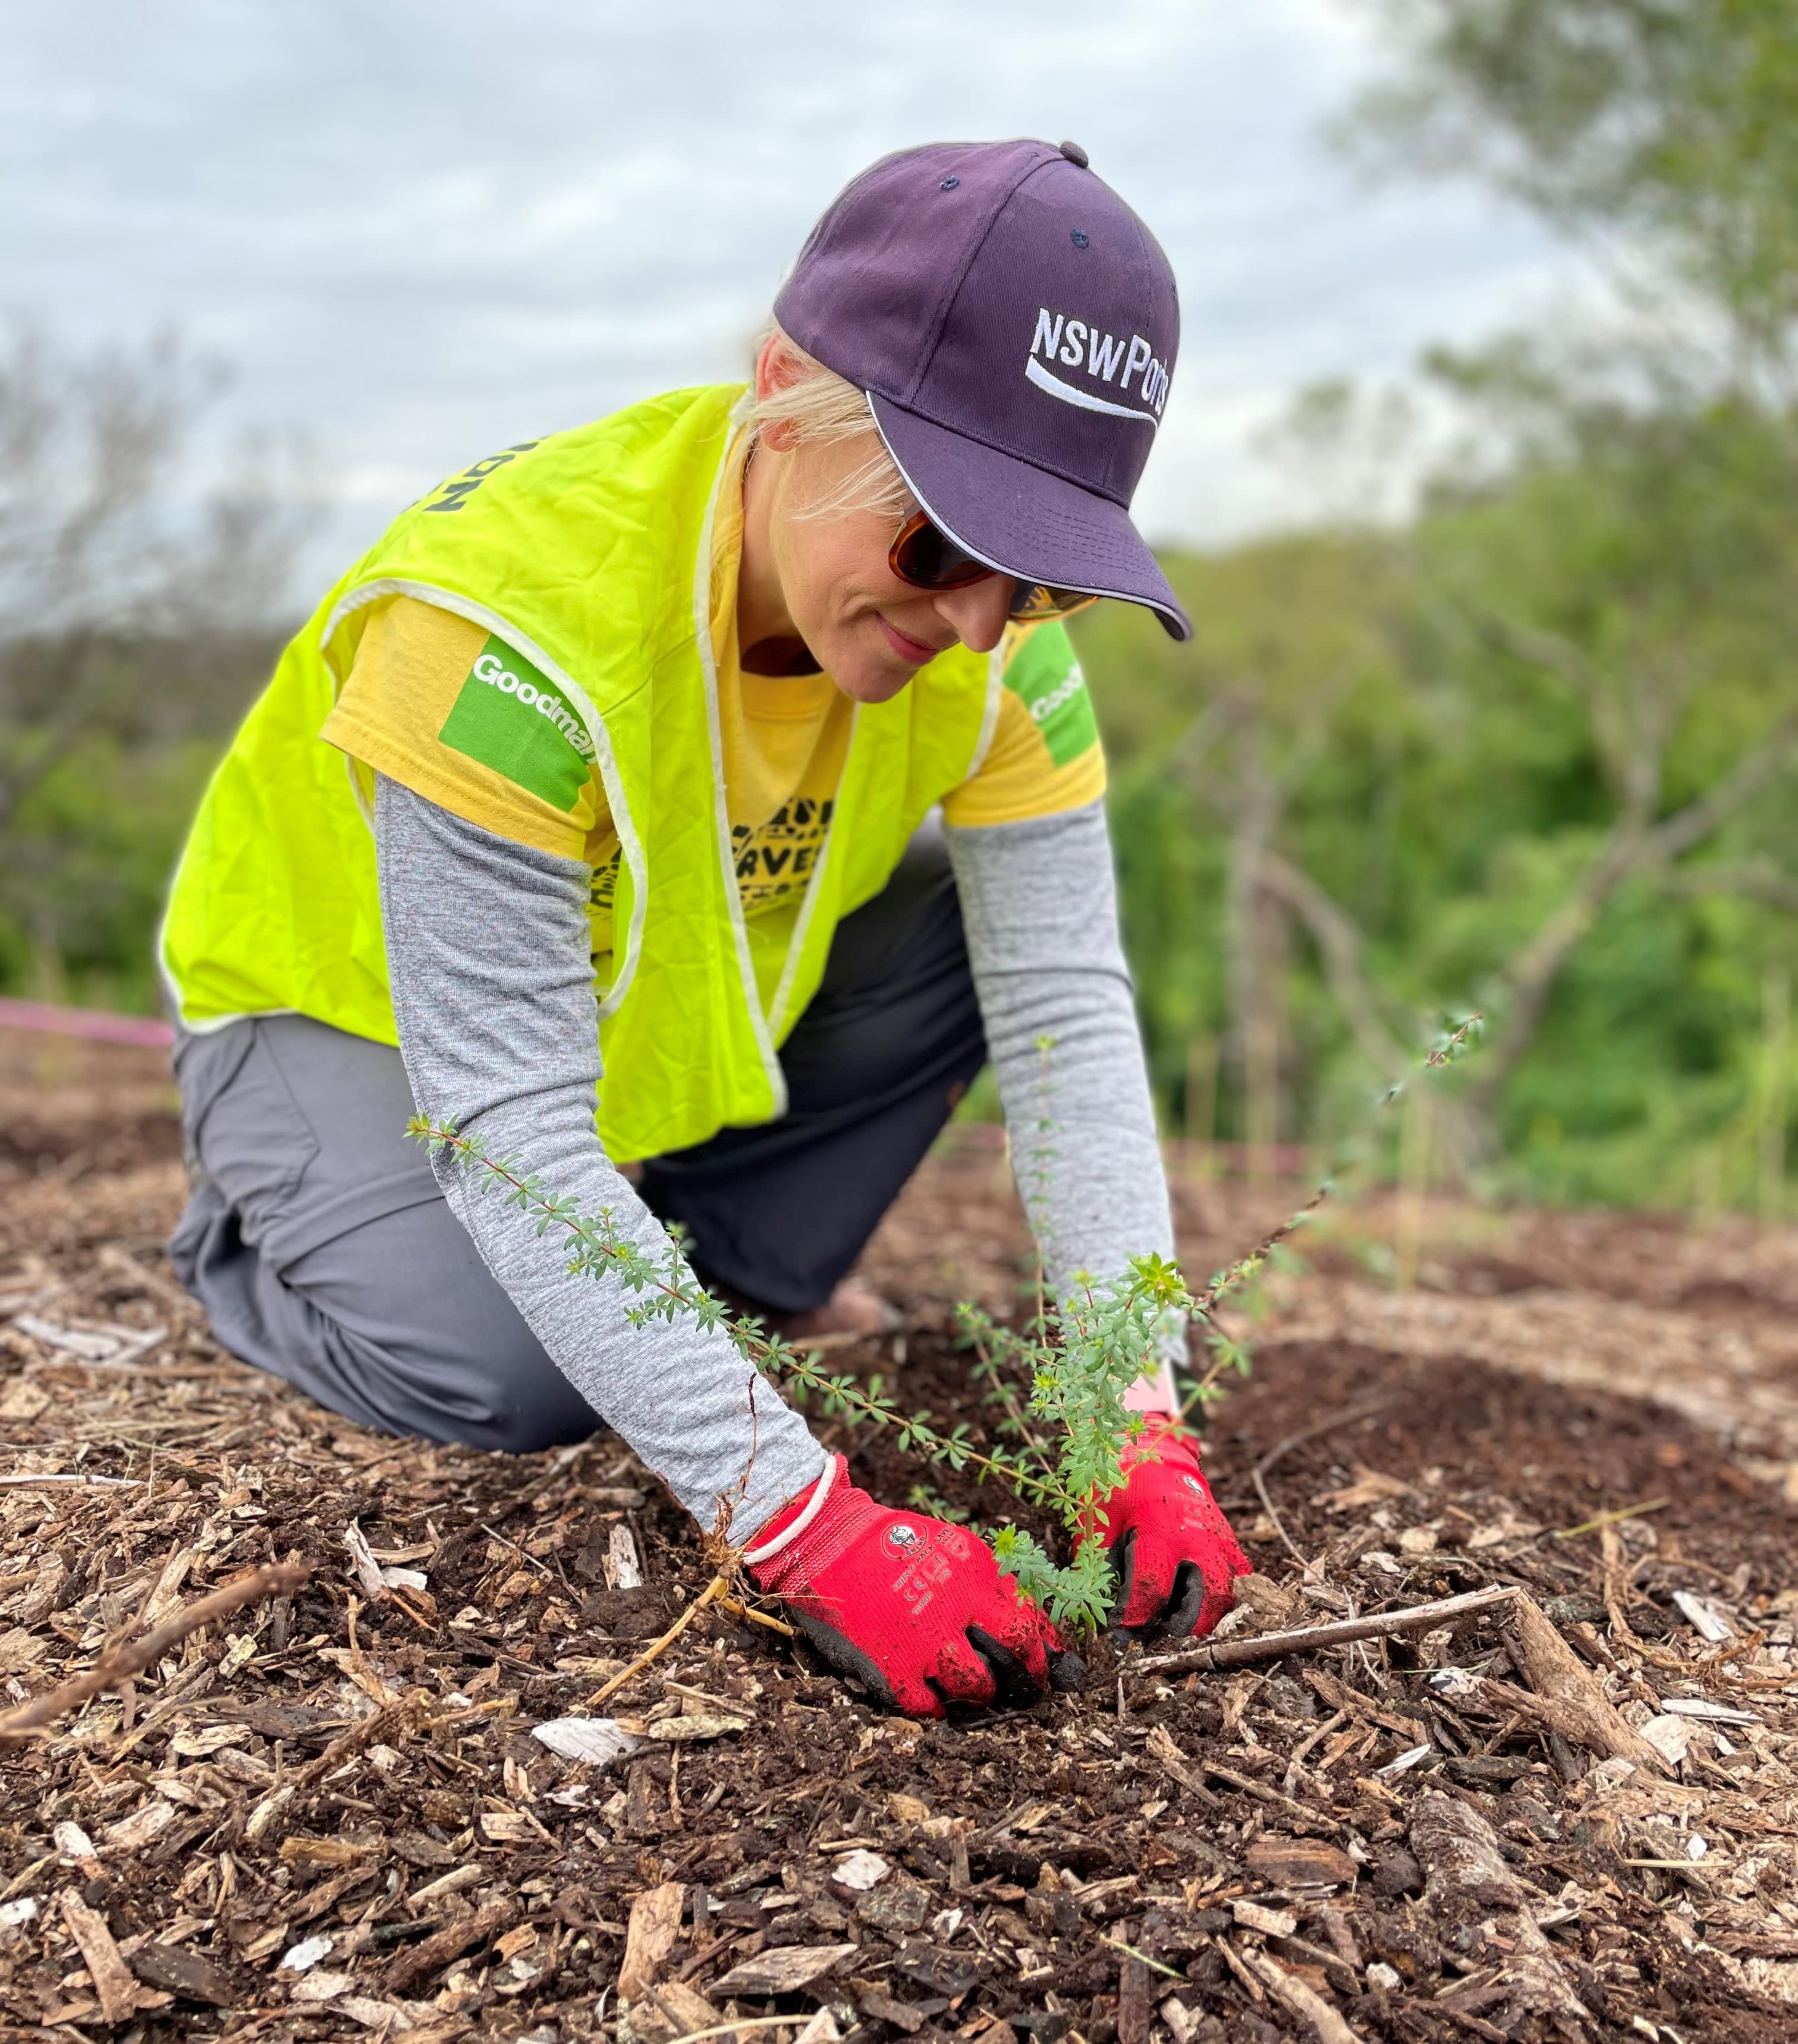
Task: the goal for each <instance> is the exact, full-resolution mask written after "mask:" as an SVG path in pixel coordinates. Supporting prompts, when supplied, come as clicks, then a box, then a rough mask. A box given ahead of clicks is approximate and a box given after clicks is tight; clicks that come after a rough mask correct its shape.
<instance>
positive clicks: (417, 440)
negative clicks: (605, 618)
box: [0, 0, 1564, 571]
mask: <svg viewBox="0 0 1798 2044" xmlns="http://www.w3.org/2000/svg"><path fill="white" fill-rule="evenodd" d="M0 13H3V14H4V17H5V20H6V37H7V42H8V45H9V49H10V60H9V62H8V63H7V65H6V67H5V70H4V72H3V73H0V190H3V191H4V193H5V194H6V196H5V198H4V199H3V200H0V206H4V207H5V209H6V212H5V214H4V215H0V218H3V219H4V228H3V232H4V236H5V241H6V247H7V248H8V251H9V253H8V257H7V261H6V268H5V272H4V276H3V279H0V302H3V303H4V304H5V305H6V307H7V309H12V310H17V311H20V312H24V313H32V314H35V315H37V316H39V317H43V318H45V319H47V320H48V321H52V322H53V323H54V324H55V325H56V326H57V327H59V328H61V329H62V330H63V331H65V332H72V333H74V334H75V335H77V336H83V337H94V338H97V337H102V336H104V337H107V338H113V337H117V336H121V335H126V334H131V333H140V332H145V331H148V330H149V329H152V328H156V327H158V326H161V325H170V324H172V325H178V326H179V328H182V330H183V331H184V332H186V333H187V334H188V335H189V336H191V337H192V338H193V339H194V340H196V341H198V342H199V343H201V344H203V345H205V346H207V347H209V348H214V349H216V350H217V351H218V352H220V353H221V354H223V355H227V356H229V358H230V359H232V360H233V361H234V362H235V363H236V365H237V367H238V371H239V375H238V378H237V381H236V386H235V390H234V393H233V396H232V400H231V405H232V413H233V414H234V416H235V417H236V419H237V420H238V421H253V422H255V423H256V424H258V425H268V426H274V427H297V428H300V429H302V431H303V432H305V435H306V436H308V438H309V441H310V443H311V444H312V446H313V449H314V451H315V456H316V463H317V473H318V475H319V478H320V480H321V486H323V487H324V488H325V490H326V491H327V493H328V495H329V496H330V498H331V499H332V501H333V503H334V505H335V506H336V511H335V514H334V516H333V517H332V520H331V521H330V525H329V530H328V538H327V540H325V542H323V543H321V559H320V561H319V563H316V564H310V563H309V568H310V567H313V566H316V567H317V568H318V569H319V570H320V571H323V570H324V568H325V566H326V564H327V561H328V559H336V558H339V557H341V556H344V555H347V554H348V553H349V552H350V551H354V550H355V548H357V547H359V545H360V544H363V543H364V542H365V541H366V540H367V539H369V538H371V537H372V536H373V535H374V533H375V532H376V531H377V530H378V528H379V526H380V524H382V521H384V519H385V517H386V516H387V515H389V514H390V513H391V512H392V511H393V510H394V509H397V508H398V505H401V503H403V502H405V501H409V499H410V498H413V497H414V496H416V495H417V494H419V493H420V492H421V490H424V489H425V487H427V486H428V485H429V484H430V483H431V482H432V481H434V480H435V479H436V478H438V477H439V476H440V475H442V474H446V473H448V472H449V471H452V470H454V469H455V468H456V467H460V466H461V465H462V464H463V463H464V462H466V461H467V460H468V459H471V458H472V457H473V456H474V455H478V454H479V453H480V452H482V451H484V450H485V449H486V448H490V447H494V446H499V445H503V444H506V443H508V442H509V441H512V440H517V439H520V438H521V437H524V436H527V435H529V434H532V433H536V432H542V431H544V430H545V429H548V428H554V427H555V426H557V425H566V424H572V423H574V422H575V421H578V420H580V419H582V418H586V417H593V416H595V415H597V414H598V413H603V412H605V411H607V410H609V409H613V407H614V406H616V405H620V404H623V403H625V402H628V401H629V400H631V399H632V398H635V397H637V396H640V395H644V394H647V393H648V392H650V391H651V390H657V389H663V388H668V387H670V386H674V385H678V384H681V383H686V382H697V381H701V380H706V379H710V378H721V377H724V376H728V375H735V374H738V373H740V367H741V365H742V363H743V352H744V344H745V343H746V341H747V337H748V336H749V335H750V333H751V332H752V331H753V329H754V328H755V325H757V323H758V322H759V319H760V318H761V317H762V315H763V313H764V312H765V310H766V306H767V304H768V302H769V301H770V298H771V296H772V294H773V292H774V288H775V286H776V285H777V284H778V280H779V278H780V275H781V274H782V270H783V268H784V267H785V265H786V263H787V262H788V261H789V260H790V258H791V256H792V255H793V252H794V251H795V250H796V249H797V246H798V244H799V242H800V241H801V239H802V238H803V236H804V234H805V229H807V227H808V226H809V224H810V222H811V221H812V219H813V217H814V216H815V215H816V213H818V211H819V210H820V209H821V208H822V206H824V203H825V202H826V201H827V200H828V198H830V196H831V195H832V193H833V192H834V191H835V190H836V189H837V188H838V187H839V186H840V184H841V183H843V180H844V179H846V178H847V177H848V176H849V175H851V174H852V173H853V172H854V171H855V170H857V169H859V167H861V166H862V165H863V163H866V162H868V161H869V160H870V159H872V158H874V156H878V155H880V154H882V152H885V151H886V150H888V149H890V148H898V147H901V146H904V145H905V144H908V143H910V142H914V141H917V140H924V139H928V138H930V137H933V136H943V135H954V134H962V135H989V136H991V135H1004V134H1016V133H1035V134H1042V135H1046V136H1050V137H1051V139H1059V138H1060V137H1061V136H1064V135H1070V136H1075V137H1077V138H1078V140H1081V142H1083V143H1084V144H1085V145H1086V147H1087V148H1088V149H1089V151H1090V152H1091V155H1092V159H1093V166H1094V168H1095V169H1096V170H1097V171H1099V172H1100V173H1101V175H1103V176H1105V178H1106V179H1108V181H1109V182H1110V183H1112V184H1114V185H1115V186H1116V187H1117V188H1118V190H1120V191H1121V192H1122V193H1123V194H1124V196H1125V197H1126V198H1128V199H1129V200H1130V201H1131V203H1132V204H1133V205H1135V206H1136V207H1137V208H1138V209H1139V211H1141V212H1142V213H1143V215H1144V216H1145V217H1146V218H1147V220H1148V221H1150V223H1151V225H1152V226H1153V227H1154V229H1155V231H1156V232H1157V233H1158V236H1159V237H1160V239H1161V240H1162V243H1163V245H1164V246H1165V247H1166V248H1167V250H1168V252H1169V255H1170V257H1171V258H1172V259H1173V261H1174V267H1175V269H1176V271H1177V272H1178V275H1179V278H1180V282H1181V302H1182V306H1183V310H1184V324H1185V335H1184V341H1183V345H1182V349H1181V360H1180V364H1179V370H1178V375H1177V378H1176V381H1175V386H1174V396H1173V398H1172V399H1171V400H1170V407H1169V413H1168V418H1167V421H1166V431H1165V432H1164V435H1163V444H1162V447H1161V448H1159V449H1158V452H1157V455H1156V458H1155V460H1154V463H1151V468H1150V471H1149V474H1148V476H1147V478H1146V479H1145V482H1144V485H1143V493H1142V494H1141V496H1140V498H1139V515H1140V517H1141V518H1142V521H1143V524H1144V525H1145V528H1147V529H1148V530H1149V531H1151V532H1152V533H1154V534H1157V535H1159V536H1168V537H1187V538H1196V539H1201V540H1208V539H1216V538H1218V537H1220V536H1227V535H1229V534H1231V533H1233V532H1239V531H1241V530H1243V529H1245V528H1248V527H1251V526H1252V525H1254V524H1256V523H1258V522H1260V521H1265V520H1267V519H1269V518H1270V517H1277V516H1278V515H1279V514H1280V513H1281V510H1282V509H1283V508H1285V506H1286V505H1287V503H1288V501H1289V500H1286V499H1285V498H1282V497H1281V495H1280V494H1279V493H1280V489H1281V485H1280V483H1279V482H1278V478H1277V477H1276V476H1275V475H1274V474H1273V473H1272V472H1271V471H1268V470H1267V469H1266V467H1265V466H1264V465H1263V464H1262V463H1258V461H1257V460H1256V459H1254V456H1253V455H1251V454H1250V453H1249V452H1248V451H1247V448H1246V441H1247V436H1248V435H1249V433H1250V432H1251V430H1252V429H1253V428H1254V427H1256V426H1258V425H1260V424H1262V423H1263V422H1264V421H1266V419H1267V418H1268V417H1270V416H1271V415H1272V414H1273V413H1274V412H1275V411H1276V410H1277V409H1278V407H1279V405H1280V404H1281V400H1282V398H1283V396H1284V394H1285V393H1287V392H1289V390H1292V389H1293V387H1295V386H1297V385H1298V384H1299V383H1301V382H1305V381H1308V380H1310V379H1312V378H1317V377H1320V376H1324V375H1331V374H1336V373H1345V372H1346V373H1349V374H1372V375H1385V374H1391V373H1393V372H1394V371H1397V370H1398V369H1400V367H1402V366H1403V365H1404V363H1405V362H1406V361H1407V360H1408V359H1409V358H1410V356H1411V355H1412V354H1413V353H1414V352H1415V350H1416V347H1417V346H1418V344H1420V342H1422V341H1423V340H1426V339H1429V338H1432V337H1434V336H1438V335H1449V336H1454V337H1458V338H1462V339H1465V338H1468V337H1470V336H1472V335H1473V334H1476V333H1478V332H1484V331H1487V330H1489V328H1491V327H1492V326H1493V325H1495V324H1496V323H1498V322H1499V321H1501V320H1503V319H1504V318H1505V317H1514V316H1516V313H1518V312H1519V310H1520V309H1523V308H1525V307H1526V306H1527V305H1531V304H1533V303H1538V302H1541V300H1542V298H1543V295H1544V294H1545V292H1546V290H1547V289H1548V288H1549V286H1550V281H1551V280H1552V279H1554V277H1555V276H1556V275H1558V274H1560V273H1561V271H1562V268H1563V263H1564V259H1563V258H1562V256H1561V255H1560V254H1559V253H1558V251H1557V250H1556V249H1555V248H1554V246H1553V245H1552V244H1550V242H1549V241H1548V240H1547V239H1546V236H1543V234H1542V233H1541V232H1539V230H1537V229H1535V228H1534V227H1533V226H1532V225H1530V224H1528V223H1527V222H1525V221H1521V220H1520V219H1519V218H1518V217H1516V216H1515V215H1510V214H1507V213H1503V212H1502V211H1500V209H1497V208H1496V207H1494V206H1491V205H1490V204H1489V203H1488V202H1484V201H1482V200H1481V199H1479V198H1477V197H1476V196H1474V195H1472V194H1467V193H1464V192H1457V191H1454V190H1413V191H1406V192H1400V193H1393V194H1385V195H1382V196H1380V197H1378V198H1373V197H1372V196H1370V195H1369V194H1366V193H1365V192H1363V191H1361V190H1358V189H1357V188H1356V186H1354V183H1352V181H1351V180H1350V178H1349V176H1348V175H1347V173H1346V172H1345V171H1343V169H1342V168H1341V167H1339V165H1337V164H1336V163H1334V162H1332V161H1331V159H1329V158H1328V156H1327V155H1326V154H1325V153H1324V152H1323V150H1322V149H1321V148H1320V146H1319V144H1317V142H1316V139H1315V135H1316V125H1317V123H1318V122H1319V121H1320V119H1321V118H1322V117H1324V115H1326V114H1327V113H1329V112H1330V111H1331V109H1333V108H1335V106H1338V105H1339V104H1340V102H1341V101H1342V100H1343V98H1344V97H1345V96H1346V94H1347V92H1348V91H1349V90H1350V88H1351V86H1352V85H1353V83H1354V80H1355V79H1356V78H1357V76H1358V75H1360V73H1361V71H1362V68H1363V67H1364V66H1365V63H1366V55H1367V52H1366V43H1365V40H1364V39H1363V37H1362V33H1361V32H1360V30H1359V29H1358V28H1357V27H1356V25H1355V24H1354V19H1353V18H1352V17H1350V16H1348V15H1347V14H1345V13H1343V11H1342V10H1341V9H1339V7H1336V6H1332V5H1331V4H1329V0H1255V4H1254V6H1252V7H1245V6H1228V5H1225V4H1224V0H1108V4H1104V5H1097V6H1096V5H1093V0H982V3H981V4H978V5H974V4H970V0H960V4H951V0H912V5H911V6H909V7H908V8H905V9H902V10H893V9H890V8H879V9H862V8H855V9H851V8H850V7H848V6H844V5H842V4H840V0H785V4H783V5H782V6H779V7H774V6H766V5H762V6H755V5H751V4H745V0H662V4H659V5H657V6H652V7H650V6H642V5H641V4H638V3H637V0H632V4H628V5H622V4H617V0H509V4H508V5H507V6H504V7H494V6H490V5H488V4H484V0H428V4H427V0H295V4H293V5H290V6H282V7H279V8H270V7H249V6H243V5H241V4H240V0H158V4H157V5H156V6H154V7H144V6H142V5H141V4H140V0H83V5H81V6H79V7H69V8H44V7H41V6H33V5H31V4H29V0H0Z"/></svg>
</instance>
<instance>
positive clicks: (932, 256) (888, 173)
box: [774, 141, 1193, 639]
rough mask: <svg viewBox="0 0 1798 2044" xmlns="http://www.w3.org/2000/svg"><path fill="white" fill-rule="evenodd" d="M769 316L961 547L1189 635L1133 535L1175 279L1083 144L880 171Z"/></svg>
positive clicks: (1016, 146)
mask: <svg viewBox="0 0 1798 2044" xmlns="http://www.w3.org/2000/svg"><path fill="white" fill-rule="evenodd" d="M774 317H775V319H776V320H777V321H778V322H779V324H780V326H781V328H782V331H783V332H786V333H787V334H788V335H790V336H791V338H792V339H793V340H795V341H796V342H797V344H799V346H800V347H801V348H804V349H805V352H806V353H807V354H808V355H813V356H815V357H816V359H817V360H818V361H820V362H821V363H824V366H825V367H826V368H828V369H834V370H835V371H836V373H837V375H839V376H842V377H845V378H847V379H848V381H849V382H851V383H854V384H855V386H857V387H858V388H859V389H860V390H865V391H866V393H867V396H868V405H869V408H870V410H871V411H872V412H873V413H874V423H875V424H876V425H877V426H878V428H879V429H880V433H881V437H882V439H883V440H885V441H886V446H887V450H888V451H889V453H890V454H891V455H892V456H893V460H894V461H895V462H896V463H897V464H898V467H899V471H900V473H901V474H902V475H903V476H904V478H905V482H906V483H907V485H908V486H909V488H910V490H911V491H912V494H913V495H914V496H915V497H916V498H917V500H918V501H919V503H920V505H922V506H923V507H924V510H925V511H926V512H928V513H929V515H930V517H931V519H932V522H933V523H934V524H936V525H937V526H938V527H939V529H940V530H941V531H942V532H944V533H945V534H947V536H948V537H949V538H950V539H951V540H955V542H956V543H957V544H958V545H959V546H961V547H962V548H966V551H968V552H969V553H970V554H973V555H977V556H978V558H979V559H982V560H983V561H985V562H986V563H988V564H989V566H990V567H994V568H997V569H999V570H1001V571H1002V572H1004V573H1005V574H1011V575H1015V576H1016V577H1017V578H1019V579H1020V581H1024V582H1047V583H1048V584H1049V585H1050V586H1051V587H1054V588H1056V589H1073V590H1082V591H1085V592H1089V593H1090V594H1093V595H1095V596H1113V597H1122V598H1123V599H1124V601H1126V602H1128V603H1140V604H1143V605H1146V606H1147V608H1148V609H1151V610H1153V611H1154V613H1156V615H1157V616H1158V617H1159V618H1160V619H1161V621H1162V624H1163V625H1165V626H1166V628H1167V630H1168V631H1169V632H1170V633H1171V634H1172V635H1173V636H1174V637H1175V638H1176V639H1189V638H1190V637H1191V636H1193V628H1192V625H1191V624H1190V623H1189V621H1188V619H1187V617H1186V613H1185V611H1183V610H1182V609H1181V607H1180V605H1179V604H1178V601H1176V599H1175V597H1174V592H1173V590H1171V589H1170V587H1169V586H1168V582H1167V578H1166V576H1165V575H1164V574H1162V571H1161V568H1160V567H1159V565H1158V563H1157V562H1156V559H1155V557H1154V554H1153V553H1151V551H1150V550H1149V547H1148V544H1147V542H1146V541H1145V540H1143V537H1142V536H1141V535H1140V534H1139V532H1137V530H1136V528H1135V526H1134V525H1133V524H1131V522H1130V500H1131V496H1132V495H1133V494H1134V493H1135V488H1136V482H1137V478H1139V476H1140V475H1141V474H1142V473H1143V463H1145V462H1146V461H1147V459H1148V458H1149V450H1150V448H1151V447H1153V446H1154V439H1155V429H1156V428H1157V427H1158V425H1159V424H1160V423H1161V416H1162V407H1163V406H1164V405H1165V404H1166V401H1167V393H1168V386H1169V383H1170V380H1171V378H1172V376H1173V374H1174V356H1175V355H1176V354H1177V352H1178V349H1179V346H1180V304H1179V299H1178V294H1177V293H1176V291H1175V289H1174V272H1173V271H1172V270H1171V269H1170V268H1169V267H1168V261H1167V258H1166V256H1165V255H1163V254H1162V252H1161V249H1160V247H1159V246H1158V244H1157V243H1156V240H1155V238H1154V236H1153V235H1152V234H1151V233H1150V232H1149V230H1148V229H1147V228H1146V227H1145V226H1144V225H1143V223H1142V221H1140V220H1139V219H1138V218H1137V217H1136V215H1135V213H1132V212H1131V209H1130V208H1129V207H1128V206H1126V205H1125V204H1124V201H1123V200H1122V199H1120V198H1119V197H1118V195H1117V194H1116V192H1114V191H1113V190H1112V189H1111V187H1110V186H1108V185H1106V184H1105V183H1102V182H1101V180H1100V179H1098V178H1097V177H1096V176H1094V175H1093V172H1092V171H1090V170H1089V168H1088V167H1087V161H1086V152H1085V150H1084V149H1082V148H1081V147H1080V146H1079V144H1078V143H1075V142H1064V143H1062V144H1061V146H1060V148H1055V147H1053V146H1052V145H1051V144H1049V143H1047V142H1032V141H1018V142H933V143H931V144H928V145H927V146H926V147H924V148H920V149H906V150H904V151H901V152H900V153H899V154H898V155H897V156H887V157H884V158H883V159H882V160H881V161H880V162H879V163H876V164H875V165H874V167H873V168H872V169H871V170H866V171H863V173H862V175H860V176H859V178H857V179H855V180H854V181H853V182H852V183H851V184H850V185H849V186H847V188H846V189H845V190H843V192H842V193H841V194H839V196H838V197H837V198H836V200H835V201H834V202H832V205H831V206H830V208H829V209H828V211H827V212H826V213H825V214H824V217H823V219H821V220H820V221H819V222H818V224H817V225H816V227H814V228H813V230H812V232H811V234H810V236H809V238H808V239H807V240H806V243H805V247H804V248H802V249H801V251H800V254H799V259H798V261H797V263H796V264H795V265H794V266H793V274H792V275H791V276H790V277H789V278H788V279H787V281H786V284H785V286H783V287H782V291H781V294H780V296H779V298H778V299H777V300H776V301H775V303H774Z"/></svg>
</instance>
